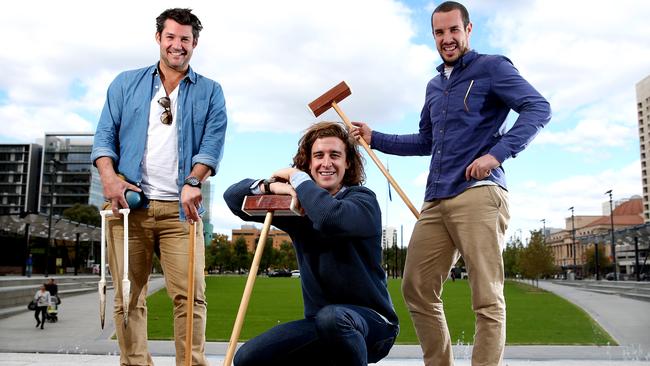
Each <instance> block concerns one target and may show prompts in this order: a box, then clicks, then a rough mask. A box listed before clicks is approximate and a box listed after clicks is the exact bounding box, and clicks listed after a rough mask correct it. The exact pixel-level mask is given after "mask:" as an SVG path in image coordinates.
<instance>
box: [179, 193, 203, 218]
mask: <svg viewBox="0 0 650 366" xmlns="http://www.w3.org/2000/svg"><path fill="white" fill-rule="evenodd" d="M201 202H203V195H202V194H201V188H198V187H192V186H190V185H187V184H185V185H183V189H182V190H181V206H182V207H183V212H185V217H186V218H187V220H188V221H189V222H190V223H192V222H196V221H199V220H200V219H201V216H199V206H200V205H201Z"/></svg>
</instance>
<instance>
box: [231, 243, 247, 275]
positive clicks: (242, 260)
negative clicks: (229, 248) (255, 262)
mask: <svg viewBox="0 0 650 366" xmlns="http://www.w3.org/2000/svg"><path fill="white" fill-rule="evenodd" d="M232 259H233V260H232V263H233V267H234V268H235V270H236V271H237V273H240V274H241V273H242V271H241V270H242V268H248V267H250V264H251V259H250V255H249V254H248V247H247V246H246V239H244V237H242V236H240V237H239V238H237V240H235V244H234V245H233V258H232Z"/></svg>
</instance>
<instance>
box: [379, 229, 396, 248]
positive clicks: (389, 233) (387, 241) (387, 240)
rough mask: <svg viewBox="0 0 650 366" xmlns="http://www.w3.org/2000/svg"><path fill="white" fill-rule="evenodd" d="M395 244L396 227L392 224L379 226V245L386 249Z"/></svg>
mask: <svg viewBox="0 0 650 366" xmlns="http://www.w3.org/2000/svg"><path fill="white" fill-rule="evenodd" d="M395 245H397V229H395V228H394V227H392V226H384V227H382V228H381V247H382V248H384V249H386V250H388V249H390V248H393V246H395Z"/></svg>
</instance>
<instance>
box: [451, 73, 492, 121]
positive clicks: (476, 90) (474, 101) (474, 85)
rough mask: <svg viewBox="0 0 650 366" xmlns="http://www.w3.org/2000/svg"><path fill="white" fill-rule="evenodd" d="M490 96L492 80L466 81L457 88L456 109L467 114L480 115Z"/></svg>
mask: <svg viewBox="0 0 650 366" xmlns="http://www.w3.org/2000/svg"><path fill="white" fill-rule="evenodd" d="M489 94H490V79H489V78H483V79H471V80H465V81H463V82H462V83H460V84H459V85H458V86H457V87H456V95H457V98H455V99H456V103H455V104H456V108H457V109H458V110H460V111H462V112H465V113H478V112H480V111H481V110H482V109H483V108H484V107H485V105H486V102H487V100H488V96H489Z"/></svg>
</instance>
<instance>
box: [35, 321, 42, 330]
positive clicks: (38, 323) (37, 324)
mask: <svg viewBox="0 0 650 366" xmlns="http://www.w3.org/2000/svg"><path fill="white" fill-rule="evenodd" d="M40 325H41V321H40V320H39V321H38V322H37V323H36V328H38V327H39V326H40Z"/></svg>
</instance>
